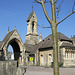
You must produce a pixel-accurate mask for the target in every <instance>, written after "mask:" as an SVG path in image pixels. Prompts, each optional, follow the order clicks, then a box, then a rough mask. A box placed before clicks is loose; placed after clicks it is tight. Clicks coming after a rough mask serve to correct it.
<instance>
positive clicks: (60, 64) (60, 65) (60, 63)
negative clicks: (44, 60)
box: [51, 62, 63, 68]
mask: <svg viewBox="0 0 75 75" xmlns="http://www.w3.org/2000/svg"><path fill="white" fill-rule="evenodd" d="M59 67H63V62H59ZM51 68H53V62H52V63H51Z"/></svg>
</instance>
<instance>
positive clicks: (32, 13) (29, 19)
mask: <svg viewBox="0 0 75 75" xmlns="http://www.w3.org/2000/svg"><path fill="white" fill-rule="evenodd" d="M33 14H34V11H32V12H31V14H30V15H29V17H28V19H27V22H28V21H29V20H30V19H31V17H32V16H33Z"/></svg>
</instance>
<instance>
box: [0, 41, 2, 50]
mask: <svg viewBox="0 0 75 75" xmlns="http://www.w3.org/2000/svg"><path fill="white" fill-rule="evenodd" d="M1 46H2V41H0V50H1Z"/></svg>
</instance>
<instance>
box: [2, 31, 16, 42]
mask: <svg viewBox="0 0 75 75" xmlns="http://www.w3.org/2000/svg"><path fill="white" fill-rule="evenodd" d="M14 31H15V30H13V31H11V32H9V33H7V35H6V36H5V38H4V39H3V41H2V42H6V41H7V40H8V39H9V38H10V36H11V35H12V34H13V33H14Z"/></svg>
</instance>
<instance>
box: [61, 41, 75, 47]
mask: <svg viewBox="0 0 75 75" xmlns="http://www.w3.org/2000/svg"><path fill="white" fill-rule="evenodd" d="M60 47H70V48H75V46H74V45H73V44H71V43H65V42H64V43H62V45H61V46H60Z"/></svg>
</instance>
